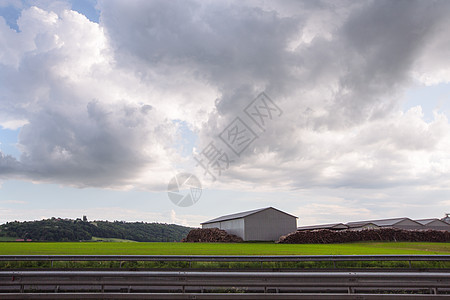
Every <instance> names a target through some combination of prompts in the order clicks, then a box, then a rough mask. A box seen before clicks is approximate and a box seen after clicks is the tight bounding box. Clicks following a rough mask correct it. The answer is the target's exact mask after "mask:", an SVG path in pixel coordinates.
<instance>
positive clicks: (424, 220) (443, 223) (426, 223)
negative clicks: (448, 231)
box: [414, 219, 449, 226]
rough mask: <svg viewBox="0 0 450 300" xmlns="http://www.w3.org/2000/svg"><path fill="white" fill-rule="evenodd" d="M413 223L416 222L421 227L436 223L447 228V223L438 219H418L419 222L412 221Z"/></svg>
mask: <svg viewBox="0 0 450 300" xmlns="http://www.w3.org/2000/svg"><path fill="white" fill-rule="evenodd" d="M414 221H416V222H418V223H420V224H422V225H428V224H430V223H432V222H437V223H439V224H441V225H440V226H448V225H449V224H448V223H446V222H444V221H441V220H439V219H420V220H414Z"/></svg>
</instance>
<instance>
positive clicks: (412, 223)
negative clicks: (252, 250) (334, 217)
mask: <svg viewBox="0 0 450 300" xmlns="http://www.w3.org/2000/svg"><path fill="white" fill-rule="evenodd" d="M378 228H397V229H404V230H427V229H433V230H447V231H450V224H448V223H446V222H445V221H443V220H439V219H421V220H411V219H410V218H394V219H381V220H368V221H358V222H348V223H346V224H344V223H336V224H324V225H311V226H301V227H298V228H297V230H298V231H302V230H318V229H329V230H363V229H378Z"/></svg>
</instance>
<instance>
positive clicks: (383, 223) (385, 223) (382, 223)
mask: <svg viewBox="0 0 450 300" xmlns="http://www.w3.org/2000/svg"><path fill="white" fill-rule="evenodd" d="M405 220H409V221H413V222H416V223H417V225H422V224H420V223H419V222H417V221H414V220H411V219H410V218H393V219H381V220H369V221H358V222H348V223H347V225H348V226H351V227H355V226H357V225H361V226H362V225H365V224H368V223H372V224H375V225H377V226H380V227H384V226H393V225H395V224H397V223H400V222H402V221H405Z"/></svg>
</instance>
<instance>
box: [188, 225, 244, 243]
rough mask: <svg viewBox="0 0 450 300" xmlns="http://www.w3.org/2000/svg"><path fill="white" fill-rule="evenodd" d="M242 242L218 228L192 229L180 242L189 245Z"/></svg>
mask: <svg viewBox="0 0 450 300" xmlns="http://www.w3.org/2000/svg"><path fill="white" fill-rule="evenodd" d="M242 241H243V240H242V239H241V238H240V237H238V236H236V235H234V234H229V233H228V232H226V231H225V230H221V229H218V228H205V229H200V228H197V229H192V230H191V231H190V232H189V233H188V235H187V236H186V238H184V239H183V240H182V242H190V243H195V242H199V243H239V242H242Z"/></svg>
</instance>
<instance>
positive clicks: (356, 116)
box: [0, 1, 450, 220]
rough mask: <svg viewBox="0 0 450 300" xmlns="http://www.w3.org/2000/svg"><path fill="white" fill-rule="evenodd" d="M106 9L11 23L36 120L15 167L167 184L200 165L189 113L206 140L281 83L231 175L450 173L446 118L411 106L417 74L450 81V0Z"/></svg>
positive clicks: (26, 15)
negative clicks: (264, 126) (272, 107)
mask: <svg viewBox="0 0 450 300" xmlns="http://www.w3.org/2000/svg"><path fill="white" fill-rule="evenodd" d="M98 8H99V10H100V12H101V17H100V24H97V23H93V22H90V21H89V20H88V19H87V18H86V17H84V16H83V15H81V14H79V13H77V12H74V11H71V10H69V9H67V7H66V6H64V5H63V4H61V5H59V6H54V7H52V6H49V5H40V6H39V7H31V8H27V9H24V10H23V11H22V15H21V17H20V18H19V20H18V26H19V28H20V31H19V32H16V31H14V30H11V29H10V28H9V27H8V26H7V25H6V24H5V23H1V22H0V31H1V35H0V36H1V39H2V43H0V45H1V46H0V47H1V48H0V62H1V64H2V65H1V69H0V82H2V84H1V85H0V124H1V125H2V126H3V127H9V128H11V127H14V126H18V125H17V124H18V123H17V122H19V121H18V120H20V122H21V124H24V125H23V127H22V129H21V132H20V137H19V147H20V150H21V151H22V156H21V158H20V160H16V159H14V158H13V157H10V156H6V155H3V154H1V156H0V167H1V168H0V176H2V178H4V179H5V178H6V179H10V178H21V179H24V180H33V181H35V182H57V183H62V184H66V185H73V186H78V187H90V186H95V187H108V188H131V187H140V188H147V189H152V190H161V189H165V186H166V184H167V182H168V180H169V179H170V177H171V176H172V175H173V172H174V171H175V170H176V169H178V167H179V166H180V165H182V164H184V163H187V162H186V160H185V159H183V158H182V157H181V153H178V152H177V149H176V147H175V146H174V145H175V144H176V142H177V137H178V133H177V126H178V125H177V124H176V123H175V122H174V121H175V120H181V121H183V122H185V123H186V124H187V126H189V127H190V128H191V129H192V130H193V131H194V132H195V133H197V134H198V135H199V137H200V142H199V144H198V145H197V146H198V147H197V150H201V149H202V147H204V146H205V145H206V144H207V143H209V141H211V139H214V138H216V136H217V134H218V133H220V131H221V130H222V129H223V128H224V127H225V126H226V125H227V124H228V123H229V122H230V121H231V120H232V119H234V117H236V116H239V114H242V109H243V108H244V107H245V106H246V105H247V104H248V103H249V102H250V101H251V100H252V99H253V98H254V97H255V96H256V95H257V94H258V93H259V92H260V91H262V90H265V91H266V92H267V93H268V94H269V95H270V96H271V97H272V98H273V99H274V100H275V101H276V103H277V104H278V105H279V106H280V107H281V108H282V109H283V111H284V113H283V115H282V117H281V118H280V119H279V120H277V121H274V122H272V123H271V124H270V126H269V127H268V130H267V131H266V132H264V133H262V132H260V133H261V134H260V137H259V139H258V140H257V141H256V143H255V144H254V145H253V146H252V147H250V148H249V149H247V151H246V152H245V153H243V156H242V157H241V158H240V159H237V160H236V161H235V162H234V163H233V164H232V166H231V169H230V170H228V171H226V172H225V173H224V174H223V176H222V177H221V178H220V181H219V182H216V183H215V185H214V186H215V187H217V188H222V189H253V188H254V187H255V186H260V185H263V186H264V188H265V189H267V190H271V189H274V188H278V189H285V190H286V189H306V188H316V187H329V188H342V187H345V188H349V189H359V188H367V189H374V190H382V189H387V188H392V187H403V186H418V187H421V188H430V187H433V186H439V187H445V186H446V185H447V184H448V182H449V178H448V175H447V174H448V172H449V171H450V153H449V152H448V149H449V146H450V133H449V132H450V130H449V129H450V128H449V123H448V119H447V118H446V116H445V115H443V114H436V115H435V118H434V120H433V121H431V122H428V123H427V122H425V121H424V119H423V115H422V114H421V108H420V107H415V108H411V109H410V110H408V111H406V112H402V111H401V110H400V108H399V103H400V100H401V95H402V94H403V93H404V92H405V90H406V89H407V88H408V87H409V86H411V84H413V83H414V82H417V81H420V82H422V83H425V84H437V83H440V82H449V74H447V73H448V69H449V68H448V64H449V59H448V57H450V55H447V54H449V53H448V49H449V47H448V43H449V39H448V35H447V33H446V30H444V29H445V28H447V27H448V26H446V25H447V23H448V17H447V16H448V12H449V11H450V8H449V5H448V2H445V1H436V2H434V3H431V2H428V1H426V2H424V1H412V2H408V3H404V2H398V1H365V2H359V3H357V4H355V3H353V2H347V1H341V2H339V3H338V4H334V2H328V1H320V2H309V1H304V2H297V1H295V2H292V1H285V2H277V3H263V2H258V1H255V2H253V1H252V2H244V3H241V2H237V1H236V2H233V1H229V2H209V1H208V2H204V1H133V2H123V1H100V3H99V6H98ZM330 20H331V21H330ZM25 122H26V124H25ZM8 124H9V125H8ZM14 124H16V125H14ZM205 185H207V183H206V182H205ZM377 194H378V195H380V194H385V193H384V192H383V191H381V192H380V191H377ZM330 201H334V200H330ZM324 205H328V204H324ZM321 208H323V207H310V209H311V210H314V209H315V210H316V211H317V210H318V209H321ZM330 208H333V207H331V206H330ZM333 210H334V208H333ZM336 210H337V208H336ZM354 211H355V212H356V213H358V212H359V213H367V211H365V210H364V211H360V210H354ZM173 218H176V219H177V220H178V218H179V217H178V216H173ZM180 220H181V219H180Z"/></svg>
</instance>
